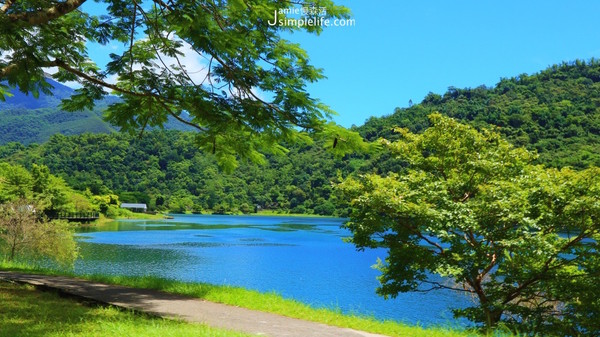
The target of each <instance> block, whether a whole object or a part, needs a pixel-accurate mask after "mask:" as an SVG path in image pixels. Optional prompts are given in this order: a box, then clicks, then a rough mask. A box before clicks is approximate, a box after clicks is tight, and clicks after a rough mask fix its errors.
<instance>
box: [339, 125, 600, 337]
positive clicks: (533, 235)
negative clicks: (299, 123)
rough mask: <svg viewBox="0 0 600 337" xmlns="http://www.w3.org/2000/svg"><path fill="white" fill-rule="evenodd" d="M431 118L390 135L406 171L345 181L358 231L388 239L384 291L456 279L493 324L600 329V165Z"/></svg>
mask: <svg viewBox="0 0 600 337" xmlns="http://www.w3.org/2000/svg"><path fill="white" fill-rule="evenodd" d="M429 118H430V124H431V127H430V128H428V129H426V130H425V131H424V132H423V133H422V134H413V133H411V132H409V131H408V130H406V129H400V130H398V131H399V133H400V136H401V137H400V139H399V140H398V141H396V142H393V143H391V142H388V141H383V144H384V145H385V146H386V148H387V149H388V150H389V151H390V152H391V153H392V154H393V155H394V156H396V157H397V158H399V159H400V160H402V161H403V163H404V167H406V169H405V170H404V171H402V172H389V174H387V176H380V175H376V174H366V175H363V176H360V177H356V178H349V179H347V180H345V181H344V182H343V183H341V184H340V185H338V187H337V188H338V189H339V190H340V191H341V192H343V193H344V195H346V196H347V197H349V198H350V199H351V200H352V202H351V205H352V208H353V210H352V214H351V216H350V221H349V222H348V223H347V224H346V226H347V228H348V229H350V230H351V232H352V238H351V241H352V242H353V243H354V244H355V245H356V246H357V247H358V248H359V249H364V248H367V247H385V248H387V250H388V256H387V258H386V259H385V261H380V262H379V264H378V268H379V269H380V270H381V272H382V274H381V276H380V283H381V286H380V287H379V288H378V290H377V291H378V293H379V294H381V295H383V296H385V297H389V296H391V297H394V296H396V295H397V294H398V293H400V292H406V291H430V290H435V289H452V290H455V291H459V292H466V293H468V294H471V295H472V296H473V297H474V298H476V299H477V300H478V305H476V306H473V307H469V308H464V309H456V310H454V313H455V315H457V316H462V317H466V318H468V319H470V320H472V321H474V322H477V323H479V324H481V325H483V326H485V327H486V328H487V329H492V328H494V327H496V326H498V324H499V323H500V322H503V324H505V325H507V326H509V327H510V328H513V329H514V330H519V331H521V332H522V331H528V332H532V333H541V334H557V335H561V336H574V335H597V334H598V333H599V332H600V327H599V326H598V324H597V320H596V321H595V320H594V317H595V318H597V317H599V314H600V296H598V294H600V286H599V285H598V282H597V280H598V275H600V258H599V256H598V254H597V252H598V249H599V247H598V246H599V241H600V235H599V232H600V223H599V220H600V169H598V168H589V169H587V170H584V171H580V172H577V171H573V170H571V169H569V168H564V169H561V170H558V169H547V168H544V167H542V166H535V165H532V164H530V163H531V161H532V160H533V157H534V156H533V155H531V154H530V153H528V152H527V151H525V150H524V149H519V148H514V147H513V146H512V145H510V144H509V143H508V142H506V141H505V140H503V139H502V138H501V137H500V136H499V135H498V134H496V133H493V132H490V131H486V130H483V131H482V132H481V133H480V132H477V131H476V130H475V129H474V128H472V127H469V126H465V125H462V124H459V123H458V122H456V121H455V120H453V119H450V118H448V117H443V116H441V115H439V114H432V115H430V117H429ZM432 275H438V276H442V277H445V278H447V279H448V280H449V281H448V282H447V283H446V282H439V281H436V280H438V279H435V278H432V277H431V276H432Z"/></svg>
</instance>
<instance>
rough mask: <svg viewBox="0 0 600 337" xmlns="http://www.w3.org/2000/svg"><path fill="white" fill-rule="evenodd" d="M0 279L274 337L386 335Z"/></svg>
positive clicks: (144, 296) (25, 277) (131, 291)
mask: <svg viewBox="0 0 600 337" xmlns="http://www.w3.org/2000/svg"><path fill="white" fill-rule="evenodd" d="M0 279H6V280H12V281H15V282H19V283H28V284H32V285H36V286H43V287H47V288H53V289H57V290H59V291H62V292H65V293H68V294H71V295H75V296H78V297H83V298H86V299H91V300H94V301H98V302H102V303H107V304H111V305H114V306H118V307H123V308H129V309H134V310H139V311H143V312H147V313H151V314H154V315H158V316H161V317H170V318H172V317H176V318H180V319H183V320H186V321H190V322H200V323H205V324H207V325H210V326H213V327H219V328H224V329H228V330H235V331H241V332H245V333H250V334H254V335H259V336H272V337H279V336H282V337H284V336H285V337H309V336H318V337H382V335H377V334H372V333H368V332H362V331H357V330H352V329H345V328H338V327H333V326H329V325H325V324H321V323H314V322H308V321H303V320H300V319H295V318H289V317H285V316H280V315H276V314H270V313H265V312H261V311H254V310H250V309H244V308H239V307H234V306H229V305H225V304H220V303H214V302H208V301H204V300H200V299H194V298H190V297H184V296H180V295H173V294H168V293H164V292H160V291H155V290H149V289H137V288H128V287H122V286H116V285H109V284H103V283H97V282H92V281H86V280H81V279H76V278H70V277H62V276H46V275H32V274H22V273H17V272H6V271H0Z"/></svg>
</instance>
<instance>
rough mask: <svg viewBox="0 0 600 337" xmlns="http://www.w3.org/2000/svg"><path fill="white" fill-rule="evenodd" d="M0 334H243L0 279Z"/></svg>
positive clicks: (85, 336)
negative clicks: (87, 301) (96, 303)
mask: <svg viewBox="0 0 600 337" xmlns="http://www.w3.org/2000/svg"><path fill="white" fill-rule="evenodd" d="M0 303H2V310H1V312H2V315H0V336H11V337H22V336H23V337H24V336H82V337H89V336H109V337H110V336H115V337H122V336H157V337H162V336H184V337H185V336H190V337H192V336H194V337H195V336H215V337H216V336H221V337H241V336H247V335H244V334H241V333H237V332H231V331H226V330H220V329H215V328H211V327H208V326H205V325H201V324H194V323H186V322H181V321H175V320H170V319H161V318H156V317H151V316H148V315H144V314H139V313H133V312H131V311H124V310H119V309H116V308H114V307H98V306H87V305H84V304H82V303H80V302H78V301H75V300H73V299H70V298H63V297H60V296H59V295H57V294H56V293H53V292H42V291H37V290H36V289H35V288H34V287H32V286H25V285H16V284H12V283H5V282H0Z"/></svg>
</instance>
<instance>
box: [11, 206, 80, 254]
mask: <svg viewBox="0 0 600 337" xmlns="http://www.w3.org/2000/svg"><path fill="white" fill-rule="evenodd" d="M0 251H2V252H3V253H4V256H5V258H6V259H7V260H8V261H13V260H15V259H17V258H22V259H27V260H29V261H31V259H45V258H50V259H52V260H54V261H56V262H58V263H60V264H63V265H70V264H72V263H73V262H74V261H75V259H76V258H77V245H76V243H75V240H74V238H73V231H72V228H71V226H70V225H69V224H68V223H67V222H66V221H52V222H49V221H46V220H44V219H43V218H42V217H41V216H40V214H39V211H37V210H36V207H35V205H34V204H33V203H31V202H29V201H27V200H25V199H19V200H16V201H12V202H9V203H6V204H2V205H0Z"/></svg>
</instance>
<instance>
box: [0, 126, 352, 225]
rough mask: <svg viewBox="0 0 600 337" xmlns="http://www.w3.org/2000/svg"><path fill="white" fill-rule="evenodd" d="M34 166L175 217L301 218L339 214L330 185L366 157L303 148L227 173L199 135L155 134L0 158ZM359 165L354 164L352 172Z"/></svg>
mask: <svg viewBox="0 0 600 337" xmlns="http://www.w3.org/2000/svg"><path fill="white" fill-rule="evenodd" d="M1 158H5V159H9V160H10V161H12V162H16V163H19V164H22V165H24V166H26V167H30V166H31V165H32V163H38V164H43V165H46V166H48V167H49V168H50V171H51V172H52V173H53V174H56V175H58V176H60V177H62V178H63V179H65V181H66V182H67V183H68V184H69V185H70V186H72V187H74V188H75V189H78V190H85V189H90V191H91V192H92V193H93V194H109V193H110V192H111V191H114V192H115V193H117V194H118V195H119V197H120V200H121V201H122V202H145V203H147V204H148V205H150V206H151V207H152V208H153V209H158V210H161V209H170V210H171V211H174V212H185V211H191V212H203V211H210V212H216V213H232V212H233V213H235V212H245V213H248V212H254V211H255V208H256V207H259V208H260V209H270V210H278V211H285V212H294V213H314V214H322V215H333V214H338V215H343V214H344V210H343V209H338V210H337V212H336V207H335V202H336V200H335V199H336V197H335V196H334V195H332V186H331V181H332V180H334V179H335V178H336V175H337V173H338V171H339V173H343V174H346V175H347V174H348V173H349V171H352V170H354V169H355V166H358V165H360V164H361V161H360V160H352V161H340V160H334V158H333V156H332V154H331V153H328V152H326V151H325V150H324V149H323V147H322V146H309V145H306V146H296V147H293V148H292V149H291V150H290V152H289V153H288V155H287V156H274V157H269V162H268V164H267V165H265V166H256V165H254V164H251V163H245V164H242V165H241V166H240V167H239V168H238V169H236V170H235V171H234V172H233V174H224V173H222V172H220V170H219V168H218V166H217V164H216V161H215V160H214V158H213V156H212V155H210V154H206V153H203V152H201V151H199V150H198V149H197V145H196V143H195V140H194V133H191V132H181V131H152V132H148V133H145V135H144V137H142V138H138V137H133V136H129V135H126V134H118V133H117V134H83V135H79V136H73V137H65V136H63V135H55V136H53V137H52V138H51V139H50V141H48V142H47V143H45V144H43V145H40V146H37V145H32V146H29V147H25V146H23V145H21V144H17V143H10V144H8V145H6V146H4V147H1V148H0V159H1ZM353 166H354V167H353Z"/></svg>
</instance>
